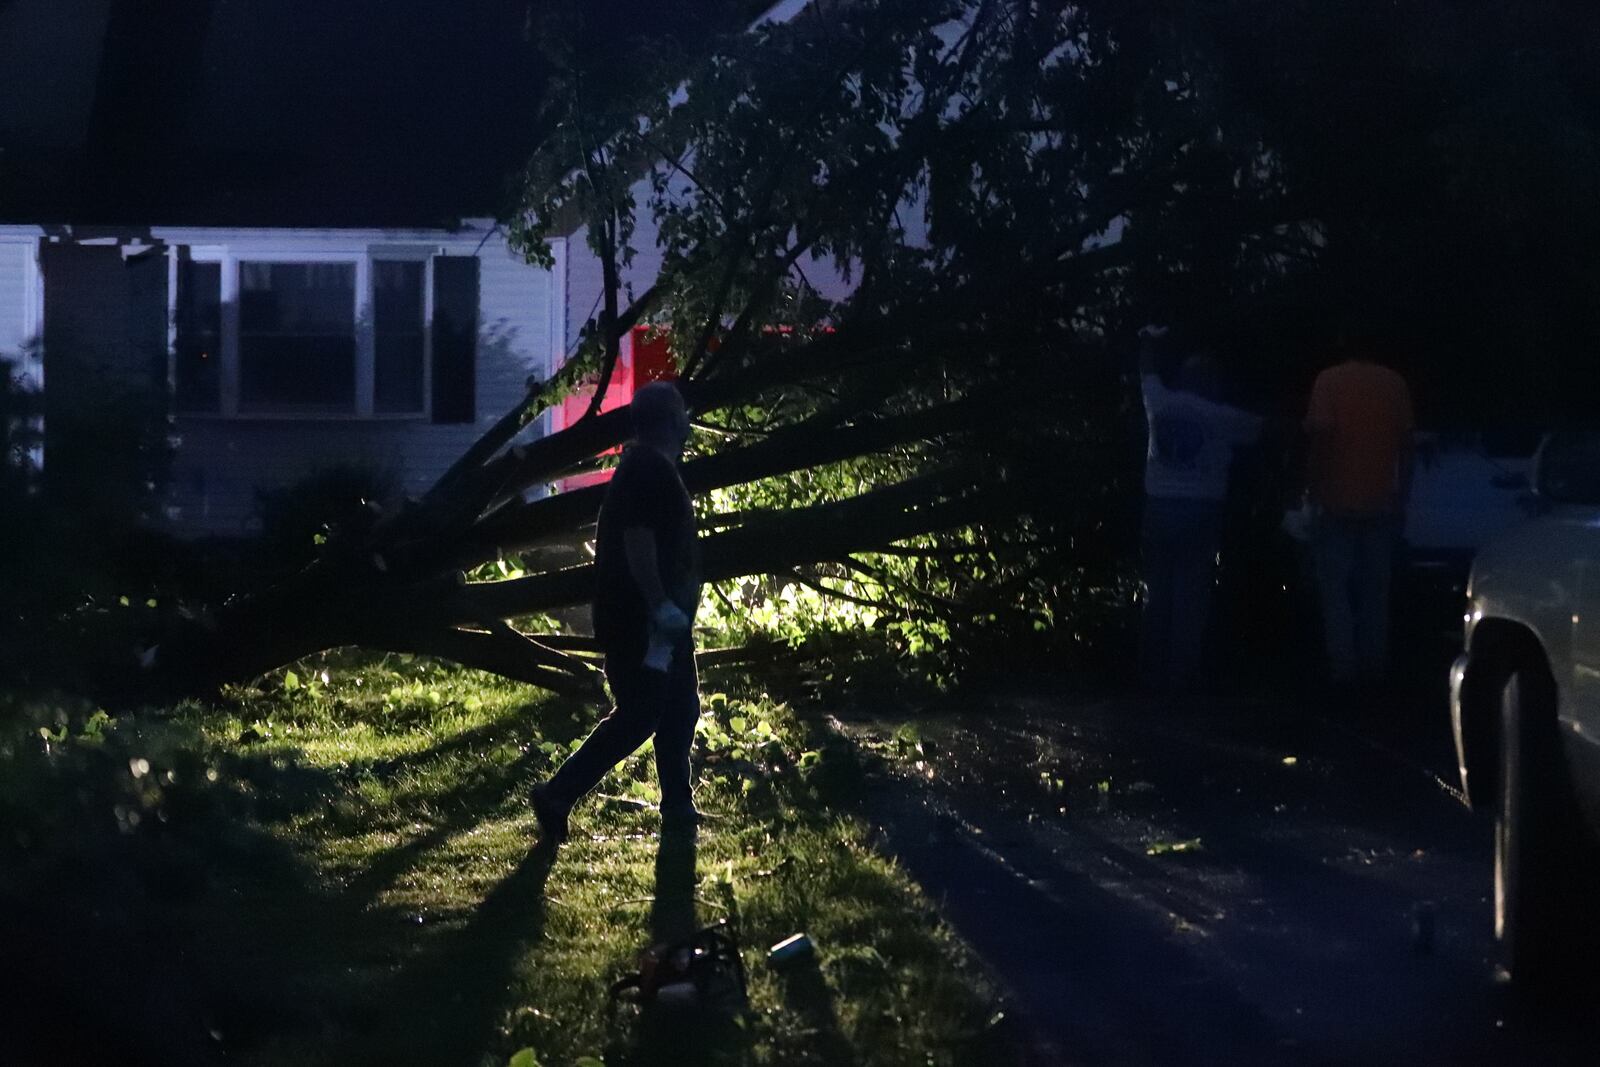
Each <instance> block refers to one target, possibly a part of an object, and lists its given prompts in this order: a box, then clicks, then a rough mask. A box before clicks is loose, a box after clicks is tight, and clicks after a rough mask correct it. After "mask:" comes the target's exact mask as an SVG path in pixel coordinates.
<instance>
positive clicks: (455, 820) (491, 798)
mask: <svg viewBox="0 0 1600 1067" xmlns="http://www.w3.org/2000/svg"><path fill="white" fill-rule="evenodd" d="M542 757H543V754H542V753H540V752H539V751H537V750H530V751H528V752H525V753H523V754H522V755H521V756H519V757H518V758H517V759H516V760H514V761H512V762H511V763H508V764H506V765H505V767H504V768H502V769H501V770H499V771H498V772H489V771H483V772H479V773H477V774H474V775H472V776H470V777H468V778H467V779H466V780H464V781H463V782H461V783H460V784H459V785H457V786H456V787H455V788H453V789H449V790H446V791H445V792H444V793H441V794H439V795H438V796H437V797H435V798H432V803H433V804H434V805H435V806H437V807H439V808H441V809H443V810H445V811H446V812H448V813H449V814H447V815H445V816H444V817H443V818H441V819H438V820H436V821H434V822H433V823H432V824H431V825H429V827H428V829H427V830H425V831H423V832H422V833H420V834H418V835H417V836H415V837H413V838H410V839H409V840H407V841H405V842H404V843H403V844H399V845H395V846H394V847H392V848H387V849H384V850H383V851H382V852H380V853H378V854H377V855H376V856H374V857H373V858H372V860H371V861H370V862H368V863H367V864H366V866H364V867H363V868H362V870H361V873H360V874H358V875H356V877H355V878H353V879H352V880H351V881H350V883H349V885H348V886H346V888H345V891H344V893H343V894H341V896H340V902H341V905H342V907H343V908H344V909H345V910H346V911H347V912H350V913H357V914H359V913H360V912H362V911H365V910H366V909H367V908H368V906H369V905H371V904H372V902H373V901H374V900H376V899H377V898H378V896H379V895H380V894H382V893H383V891H384V890H385V889H387V888H388V887H389V886H391V885H392V884H394V882H395V881H396V880H397V879H398V878H399V877H400V876H401V875H402V874H404V873H405V872H406V871H408V870H410V869H411V868H412V867H414V866H415V865H416V864H417V862H418V861H419V860H420V859H421V858H422V857H423V856H425V855H427V854H428V853H429V852H431V851H433V850H434V849H435V848H438V847H439V846H440V845H442V844H444V843H445V842H446V841H448V840H450V839H451V838H452V837H455V836H456V835H457V834H460V833H464V832H465V831H467V830H469V829H471V828H472V827H474V826H476V825H478V824H479V823H481V822H482V821H483V813H484V812H486V811H492V810H493V809H494V808H496V807H497V806H498V805H500V804H501V803H502V802H503V801H504V800H505V798H506V796H507V795H508V794H509V793H510V792H511V791H512V790H513V789H515V788H517V786H518V785H519V784H521V783H522V782H523V781H525V780H526V779H527V778H528V776H529V772H530V771H531V770H532V768H533V765H534V764H535V763H537V762H538V761H539V760H540V759H541V758H542Z"/></svg>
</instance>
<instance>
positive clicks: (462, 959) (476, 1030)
mask: <svg viewBox="0 0 1600 1067" xmlns="http://www.w3.org/2000/svg"><path fill="white" fill-rule="evenodd" d="M554 861H555V849H553V848H550V847H548V846H541V847H538V848H535V849H533V850H532V851H530V852H529V853H528V854H527V856H526V857H524V858H523V860H522V862H521V863H520V864H518V865H517V868H516V870H514V871H513V872H512V873H511V874H510V875H508V876H507V877H506V878H505V879H504V880H502V881H501V882H500V883H499V884H498V885H496V886H495V888H494V889H493V890H491V891H490V892H489V895H488V896H486V897H485V898H484V900H483V903H481V904H480V905H479V906H478V907H477V909H476V910H475V911H474V912H473V915H472V918H471V919H470V920H469V921H468V922H467V924H466V925H465V926H463V927H462V928H461V929H460V930H457V931H455V932H453V933H448V934H443V935H441V936H440V939H439V941H437V942H436V943H435V947H434V948H433V950H432V951H431V952H430V953H429V954H428V956H427V957H426V958H424V959H423V960H421V961H419V962H417V963H415V964H413V965H411V966H409V967H408V968H407V969H406V970H405V971H404V972H403V973H402V974H401V975H400V977H399V979H398V980H397V982H396V984H395V987H394V988H393V989H392V990H390V991H388V993H387V995H386V997H385V1008H384V1014H385V1016H386V1017H387V1018H388V1019H391V1020H394V1021H396V1023H397V1025H396V1026H394V1027H393V1028H391V1029H390V1030H388V1031H387V1032H385V1033H383V1034H381V1035H378V1036H377V1037H376V1038H375V1039H373V1040H370V1041H367V1042H363V1051H362V1055H360V1056H359V1057H358V1058H353V1059H346V1060H344V1062H358V1063H372V1064H395V1063H418V1064H423V1063H426V1064H436V1065H440V1067H447V1065H450V1064H476V1063H478V1062H480V1059H481V1057H482V1055H483V1051H484V1049H486V1048H489V1047H492V1046H493V1044H494V1041H493V1037H494V1033H495V1030H496V1027H497V1026H498V1025H499V1022H500V1020H501V1018H502V1016H503V1015H504V1013H505V1009H506V1007H507V1002H508V999H509V998H510V997H511V995H512V989H513V982H512V979H513V973H514V971H515V969H516V966H517V963H518V961H519V960H521V958H522V957H523V956H524V955H525V954H526V953H527V952H528V950H529V949H530V948H532V947H533V946H534V945H537V944H538V943H539V942H540V941H541V940H543V937H544V926H545V904H546V901H545V884H546V882H547V881H548V880H549V877H550V870H551V867H552V866H553V864H554Z"/></svg>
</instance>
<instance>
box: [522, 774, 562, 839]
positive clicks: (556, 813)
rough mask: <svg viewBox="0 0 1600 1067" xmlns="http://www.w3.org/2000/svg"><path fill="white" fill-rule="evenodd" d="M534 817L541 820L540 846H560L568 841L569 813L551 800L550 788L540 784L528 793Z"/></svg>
mask: <svg viewBox="0 0 1600 1067" xmlns="http://www.w3.org/2000/svg"><path fill="white" fill-rule="evenodd" d="M528 800H529V802H530V803H531V804H532V805H533V817H534V818H535V819H537V820H539V844H541V845H544V844H550V845H559V844H561V843H562V842H563V841H565V840H566V839H567V812H568V811H569V810H570V809H568V808H566V807H564V806H562V805H560V804H557V803H556V802H555V801H554V800H552V799H551V798H550V787H549V786H547V785H545V784H543V783H540V784H539V785H536V786H534V787H533V788H532V789H531V790H529V791H528Z"/></svg>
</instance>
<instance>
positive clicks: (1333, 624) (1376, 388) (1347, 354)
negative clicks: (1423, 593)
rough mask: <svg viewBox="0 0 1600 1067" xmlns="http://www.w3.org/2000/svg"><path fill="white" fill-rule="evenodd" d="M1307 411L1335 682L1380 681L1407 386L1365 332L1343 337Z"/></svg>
mask: <svg viewBox="0 0 1600 1067" xmlns="http://www.w3.org/2000/svg"><path fill="white" fill-rule="evenodd" d="M1342 347H1343V348H1344V353H1343V358H1342V359H1341V360H1340V361H1339V362H1338V363H1336V364H1335V365H1333V366H1331V367H1328V368H1327V369H1326V370H1324V371H1323V372H1322V373H1321V374H1319V375H1317V379H1316V383H1315V384H1314V385H1313V386H1312V389H1311V403H1310V406H1309V409H1308V410H1307V413H1306V433H1307V435H1308V437H1309V438H1310V447H1311V453H1310V468H1309V482H1310V495H1311V503H1312V508H1313V520H1312V530H1311V551H1312V558H1313V564H1314V566H1315V569H1316V577H1317V591H1318V595H1319V598H1320V601H1321V605H1322V623H1323V635H1324V639H1325V641H1326V643H1327V651H1328V668H1329V671H1330V673H1331V675H1332V678H1333V681H1334V682H1335V683H1336V684H1338V685H1341V686H1342V685H1358V684H1369V683H1374V682H1378V681H1381V680H1382V678H1383V676H1384V674H1385V672H1386V671H1387V669H1388V657H1389V579H1390V573H1391V571H1392V569H1393V566H1394V547H1395V542H1396V541H1397V540H1399V537H1400V534H1401V531H1402V526H1403V521H1404V515H1405V507H1406V503H1407V501H1408V499H1409V497H1410V493H1411V475H1412V468H1413V462H1414V453H1413V449H1412V434H1413V432H1414V430H1415V428H1416V422H1415V418H1414V414H1413V411H1412V407H1411V391H1410V389H1409V388H1408V387H1407V385H1406V381H1405V379H1404V378H1402V377H1401V376H1400V375H1399V373H1397V372H1396V371H1394V370H1393V369H1391V368H1389V367H1386V366H1384V365H1383V364H1382V363H1380V362H1379V361H1378V354H1379V352H1378V348H1377V345H1376V343H1375V342H1374V341H1373V340H1370V339H1363V340H1360V341H1345V342H1342Z"/></svg>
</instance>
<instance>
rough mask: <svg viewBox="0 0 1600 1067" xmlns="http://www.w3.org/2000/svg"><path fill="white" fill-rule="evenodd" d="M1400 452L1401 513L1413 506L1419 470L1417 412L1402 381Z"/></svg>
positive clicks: (1397, 472) (1398, 485) (1397, 475)
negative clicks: (1413, 483) (1412, 501)
mask: <svg viewBox="0 0 1600 1067" xmlns="http://www.w3.org/2000/svg"><path fill="white" fill-rule="evenodd" d="M1398 403H1399V406H1400V429H1401V433H1400V453H1399V455H1397V456H1396V457H1395V467H1396V469H1395V491H1396V494H1397V498H1396V500H1395V510H1396V511H1398V512H1399V513H1400V514H1401V515H1404V514H1405V513H1406V509H1407V508H1409V507H1410V506H1411V485H1412V480H1413V476H1414V475H1415V474H1416V470H1417V449H1416V430H1417V419H1416V414H1415V412H1414V410H1413V409H1412V406H1411V390H1410V389H1409V388H1407V387H1406V384H1405V383H1404V382H1403V381H1402V382H1401V383H1400V390H1399V401H1398Z"/></svg>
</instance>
